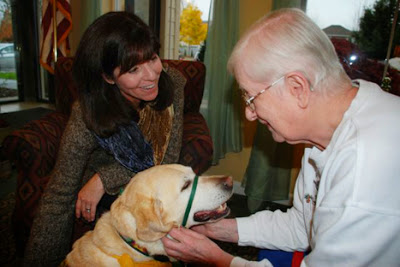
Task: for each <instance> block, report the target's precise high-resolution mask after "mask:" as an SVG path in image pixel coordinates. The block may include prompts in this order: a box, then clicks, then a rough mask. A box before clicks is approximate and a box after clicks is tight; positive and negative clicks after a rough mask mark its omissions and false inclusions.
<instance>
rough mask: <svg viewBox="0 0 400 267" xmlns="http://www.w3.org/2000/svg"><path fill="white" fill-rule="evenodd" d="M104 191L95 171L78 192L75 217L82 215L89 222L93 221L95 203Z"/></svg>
mask: <svg viewBox="0 0 400 267" xmlns="http://www.w3.org/2000/svg"><path fill="white" fill-rule="evenodd" d="M104 192H105V191H104V186H103V183H102V182H101V180H100V176H99V174H97V173H96V174H95V175H93V177H92V178H90V180H89V181H88V182H87V183H86V184H85V185H84V186H83V187H82V189H81V190H80V191H79V193H78V200H77V201H76V206H75V216H76V217H77V218H80V217H81V216H82V217H83V218H85V219H86V220H87V221H89V222H92V221H94V218H95V216H96V208H97V204H98V203H99V201H100V199H101V197H102V196H103V195H104Z"/></svg>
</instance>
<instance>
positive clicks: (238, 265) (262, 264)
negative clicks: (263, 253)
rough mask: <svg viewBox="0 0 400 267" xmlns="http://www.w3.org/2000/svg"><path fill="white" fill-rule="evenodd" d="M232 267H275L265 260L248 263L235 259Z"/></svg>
mask: <svg viewBox="0 0 400 267" xmlns="http://www.w3.org/2000/svg"><path fill="white" fill-rule="evenodd" d="M229 266H230V267H273V265H272V264H271V262H269V261H268V260H267V259H263V260H262V261H247V260H245V259H242V258H239V257H235V258H233V260H232V261H231V264H230V265H229Z"/></svg>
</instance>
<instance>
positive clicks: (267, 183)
mask: <svg viewBox="0 0 400 267" xmlns="http://www.w3.org/2000/svg"><path fill="white" fill-rule="evenodd" d="M306 4H307V1H306V0H274V2H273V9H274V10H276V9H279V8H285V7H297V8H301V9H303V10H305V8H306ZM293 158H294V147H293V146H291V145H289V144H286V143H277V142H275V141H274V139H273V138H272V134H271V132H270V131H269V130H268V129H267V128H266V127H265V126H264V125H262V124H261V123H257V129H256V134H255V136H254V141H253V147H252V150H251V154H250V159H249V163H248V165H247V168H246V172H245V174H244V178H243V181H242V186H244V187H245V194H246V196H247V206H248V209H249V211H250V212H251V213H254V212H257V211H259V210H261V209H264V208H265V205H266V203H267V202H268V201H275V200H287V199H288V198H289V190H290V181H291V173H292V168H293V167H294V160H293ZM296 165H297V164H296Z"/></svg>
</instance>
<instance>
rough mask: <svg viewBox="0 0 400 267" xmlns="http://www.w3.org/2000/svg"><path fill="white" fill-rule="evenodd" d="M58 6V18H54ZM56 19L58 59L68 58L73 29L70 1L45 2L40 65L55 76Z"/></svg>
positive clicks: (43, 6)
mask: <svg viewBox="0 0 400 267" xmlns="http://www.w3.org/2000/svg"><path fill="white" fill-rule="evenodd" d="M53 5H56V18H54V17H53ZM54 19H55V20H56V22H57V28H56V36H57V58H58V57H63V56H68V54H69V52H70V46H69V38H68V35H69V33H70V31H71V29H72V18H71V5H70V0H43V1H42V23H41V31H40V60H39V62H40V64H41V65H42V66H43V67H44V68H45V69H46V70H47V71H49V72H50V73H51V74H54V62H55V58H54V52H53V46H54V25H53V23H54V22H53V21H54Z"/></svg>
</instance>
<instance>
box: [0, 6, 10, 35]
mask: <svg viewBox="0 0 400 267" xmlns="http://www.w3.org/2000/svg"><path fill="white" fill-rule="evenodd" d="M0 13H2V17H3V18H2V19H1V22H0V42H12V41H13V33H12V20H11V5H10V0H2V1H0Z"/></svg>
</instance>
